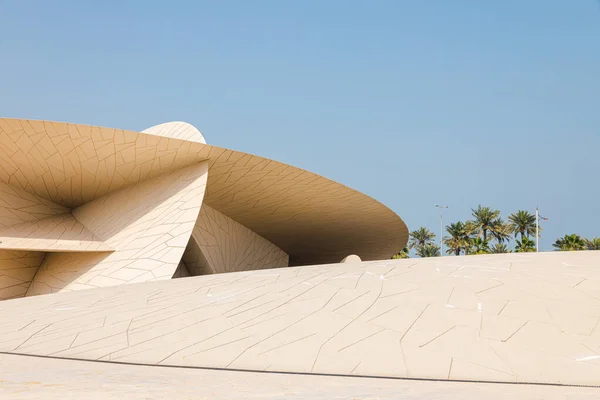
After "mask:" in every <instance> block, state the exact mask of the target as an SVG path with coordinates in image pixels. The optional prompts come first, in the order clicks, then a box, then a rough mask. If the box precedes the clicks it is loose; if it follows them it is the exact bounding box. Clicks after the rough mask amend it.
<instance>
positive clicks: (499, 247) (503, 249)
mask: <svg viewBox="0 0 600 400" xmlns="http://www.w3.org/2000/svg"><path fill="white" fill-rule="evenodd" d="M490 253H492V254H500V253H510V249H509V248H508V247H507V246H506V245H505V244H504V243H496V244H494V245H493V246H492V247H490Z"/></svg>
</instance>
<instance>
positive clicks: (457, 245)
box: [444, 221, 466, 256]
mask: <svg viewBox="0 0 600 400" xmlns="http://www.w3.org/2000/svg"><path fill="white" fill-rule="evenodd" d="M446 232H448V233H449V234H450V236H446V237H445V238H444V244H445V245H446V247H447V248H448V250H446V253H448V254H454V255H456V256H459V255H460V252H461V250H462V249H463V248H464V247H465V234H466V231H465V224H464V223H463V222H461V221H458V222H453V223H451V224H450V225H448V226H446Z"/></svg>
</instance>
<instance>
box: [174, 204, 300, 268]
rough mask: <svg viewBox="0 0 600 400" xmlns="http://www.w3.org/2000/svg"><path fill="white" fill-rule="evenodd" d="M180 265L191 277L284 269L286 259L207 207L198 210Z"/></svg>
mask: <svg viewBox="0 0 600 400" xmlns="http://www.w3.org/2000/svg"><path fill="white" fill-rule="evenodd" d="M183 262H184V263H185V265H186V267H187V270H188V271H189V273H190V275H191V276H197V275H208V274H220V273H224V272H235V271H249V270H255V269H270V268H281V267H287V266H288V263H289V257H288V255H287V254H286V253H285V252H284V251H283V250H281V249H280V248H279V247H277V246H275V245H274V244H273V243H271V242H269V241H268V240H267V239H265V238H263V237H260V236H258V235H257V234H256V233H254V232H252V231H251V230H250V229H248V228H246V227H245V226H243V225H241V224H239V223H237V222H236V221H234V220H232V219H231V218H229V217H227V216H225V215H223V214H221V213H220V212H218V211H217V210H214V209H212V208H211V207H209V206H207V205H203V206H202V208H201V209H200V215H199V216H198V220H197V221H196V224H195V226H194V230H193V232H192V237H191V238H190V243H189V244H188V246H187V248H186V251H185V253H184V255H183Z"/></svg>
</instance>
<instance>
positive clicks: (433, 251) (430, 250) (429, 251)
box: [417, 243, 440, 257]
mask: <svg viewBox="0 0 600 400" xmlns="http://www.w3.org/2000/svg"><path fill="white" fill-rule="evenodd" d="M417 255H418V256H419V257H439V256H440V248H439V247H438V246H436V245H435V244H433V243H429V244H426V245H425V246H423V247H420V248H419V249H418V250H417Z"/></svg>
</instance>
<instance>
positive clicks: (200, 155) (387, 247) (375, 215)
mask: <svg viewBox="0 0 600 400" xmlns="http://www.w3.org/2000/svg"><path fill="white" fill-rule="evenodd" d="M145 132H146V133H136V132H130V131H123V130H116V129H110V128H100V127H91V126H86V125H75V124H66V123H56V122H47V121H31V120H13V119H0V154H3V155H5V156H3V157H1V158H0V181H3V182H7V183H10V184H11V185H14V186H16V187H19V188H21V189H24V190H26V191H27V192H30V193H33V194H36V195H37V196H40V197H43V198H46V199H50V200H52V201H53V202H55V203H58V204H61V205H63V206H67V207H69V208H74V207H77V206H80V205H82V204H84V203H86V202H89V201H92V200H94V199H97V198H99V197H101V196H103V195H105V194H107V193H110V192H112V191H114V190H117V189H120V188H123V187H125V186H127V185H132V184H135V183H138V182H141V181H143V180H145V179H150V178H152V177H155V176H158V175H160V174H164V173H166V172H170V171H174V170H175V169H177V168H181V167H183V166H185V165H190V164H191V163H195V162H200V161H205V160H209V161H210V165H209V172H210V174H209V181H208V184H207V194H206V204H207V205H209V206H211V207H213V208H214V209H216V210H217V211H219V212H221V213H223V214H224V215H227V216H228V217H230V218H232V219H233V220H235V221H236V222H238V223H240V224H242V225H244V226H246V227H247V228H249V229H250V230H252V231H254V232H255V233H256V234H258V235H259V236H262V237H264V238H265V239H267V240H268V241H270V242H271V243H273V244H275V245H276V246H277V247H279V248H280V249H282V250H283V251H284V252H286V253H287V254H288V255H289V256H290V264H292V265H305V264H315V263H329V262H339V260H341V259H342V258H343V257H345V256H347V255H348V254H352V253H355V254H357V255H358V256H359V257H361V259H363V260H374V259H384V258H389V257H391V256H392V255H393V254H394V253H396V252H397V251H398V250H399V249H400V248H402V247H403V246H404V245H405V243H406V241H407V240H408V229H407V228H406V225H405V224H404V222H403V221H402V219H400V218H399V217H398V216H397V215H396V214H395V213H394V212H393V211H391V210H390V209H388V208H387V207H385V206H384V205H383V204H381V203H379V202H377V201H375V200H374V199H372V198H370V197H368V196H366V195H364V194H362V193H360V192H357V191H355V190H353V189H350V188H348V187H346V186H344V185H340V184H338V183H336V182H333V181H331V180H329V179H326V178H324V177H321V176H319V175H316V174H313V173H310V172H308V171H304V170H301V169H299V168H295V167H292V166H289V165H286V164H283V163H280V162H277V161H273V160H268V159H265V158H262V157H258V156H254V155H250V154H246V153H241V152H237V151H232V150H227V149H222V148H218V147H214V146H209V145H206V144H203V140H204V139H203V138H202V136H201V134H200V133H199V132H198V131H197V129H195V128H194V127H192V126H191V125H188V124H185V123H179V122H176V123H167V124H162V125H158V126H156V127H153V128H149V129H148V130H146V131H145ZM181 138H185V139H186V140H182V139H181ZM340 232H343V234H342V235H341V234H340Z"/></svg>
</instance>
